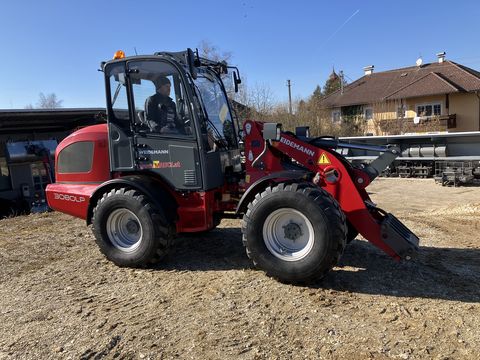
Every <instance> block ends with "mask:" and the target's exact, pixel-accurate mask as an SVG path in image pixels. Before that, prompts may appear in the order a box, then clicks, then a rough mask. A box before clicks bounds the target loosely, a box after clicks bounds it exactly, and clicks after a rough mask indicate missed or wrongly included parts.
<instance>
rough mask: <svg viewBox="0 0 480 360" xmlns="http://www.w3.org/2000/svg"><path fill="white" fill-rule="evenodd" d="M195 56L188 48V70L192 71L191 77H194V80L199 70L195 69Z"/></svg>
mask: <svg viewBox="0 0 480 360" xmlns="http://www.w3.org/2000/svg"><path fill="white" fill-rule="evenodd" d="M195 62H196V59H195V54H194V52H193V50H192V49H190V48H188V49H187V64H188V70H189V71H190V75H192V78H193V79H196V78H197V69H196V67H195Z"/></svg>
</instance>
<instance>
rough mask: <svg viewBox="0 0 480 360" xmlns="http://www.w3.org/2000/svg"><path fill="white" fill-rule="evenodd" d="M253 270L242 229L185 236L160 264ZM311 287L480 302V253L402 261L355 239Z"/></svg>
mask: <svg viewBox="0 0 480 360" xmlns="http://www.w3.org/2000/svg"><path fill="white" fill-rule="evenodd" d="M347 267H348V269H347ZM250 268H251V264H250V261H249V260H248V258H247V255H246V254H245V249H244V247H243V245H242V235H241V230H240V229H239V228H222V229H216V230H213V231H211V232H209V233H205V234H203V235H200V236H199V235H198V234H196V235H192V236H186V237H182V238H179V239H177V240H176V241H175V242H174V244H173V247H172V250H171V252H170V254H169V256H168V258H167V259H166V261H165V262H163V263H162V264H161V265H159V269H162V270H177V271H182V270H186V271H211V270H214V271H221V270H245V269H250ZM311 287H312V288H326V289H333V290H337V291H349V292H354V293H364V294H372V295H386V296H399V297H421V298H432V299H444V300H453V301H464V302H480V249H455V248H435V247H422V248H421V249H420V251H419V253H418V256H417V257H416V258H415V259H414V260H411V261H407V262H401V263H397V262H396V261H394V260H392V259H391V258H390V257H388V256H387V255H385V254H383V252H381V251H380V250H378V249H377V248H375V247H374V246H373V245H371V244H370V243H368V242H366V241H359V240H355V241H353V242H352V243H351V244H350V245H349V246H347V248H346V250H345V253H344V255H343V257H342V259H341V260H340V263H339V266H338V267H336V268H335V269H334V270H333V271H331V272H330V273H329V274H328V275H327V276H326V278H325V279H323V280H322V281H321V282H319V283H317V284H313V285H311Z"/></svg>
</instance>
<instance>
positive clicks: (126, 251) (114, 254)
mask: <svg viewBox="0 0 480 360" xmlns="http://www.w3.org/2000/svg"><path fill="white" fill-rule="evenodd" d="M92 230H93V234H94V235H95V241H96V243H97V245H98V246H99V248H100V251H101V252H102V253H103V254H104V255H105V256H106V257H107V258H108V259H109V260H111V261H112V262H113V263H115V264H116V265H118V266H128V267H145V266H149V265H151V264H153V263H156V262H158V261H160V260H161V259H162V258H163V257H164V256H165V255H166V254H167V251H168V249H169V246H170V243H171V239H172V230H171V226H170V224H168V222H167V220H166V218H165V216H164V214H163V211H162V209H158V208H156V207H155V206H154V205H153V204H152V203H151V202H150V201H149V200H148V199H147V198H146V197H145V195H143V194H142V193H140V192H139V191H137V190H133V189H126V188H117V189H112V190H110V191H109V192H107V193H105V194H103V196H102V198H101V199H100V200H99V201H98V203H97V205H96V206H95V208H94V210H93V218H92Z"/></svg>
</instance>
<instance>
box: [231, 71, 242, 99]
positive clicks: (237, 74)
mask: <svg viewBox="0 0 480 360" xmlns="http://www.w3.org/2000/svg"><path fill="white" fill-rule="evenodd" d="M241 83H242V79H240V72H239V71H238V68H234V70H233V85H234V86H235V92H236V93H237V92H238V84H241Z"/></svg>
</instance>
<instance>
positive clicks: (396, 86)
mask: <svg viewBox="0 0 480 360" xmlns="http://www.w3.org/2000/svg"><path fill="white" fill-rule="evenodd" d="M437 57H438V61H437V62H435V63H428V64H422V61H421V60H420V59H419V60H418V61H417V65H416V66H411V67H406V68H401V69H394V70H388V71H382V72H374V67H373V65H372V66H368V67H366V68H364V71H365V74H364V76H363V77H361V78H359V79H358V80H356V81H354V82H352V83H350V84H348V85H346V86H343V87H342V88H341V89H339V90H337V91H336V92H334V93H332V94H330V95H329V96H327V97H325V98H324V99H323V100H322V103H321V105H322V108H324V109H326V110H327V111H329V112H330V114H331V118H332V120H333V121H348V120H351V119H352V118H355V119H356V121H363V122H364V129H365V130H364V131H365V133H367V134H374V135H389V134H405V133H425V132H456V131H478V130H480V72H478V71H476V70H474V69H471V68H468V67H466V66H463V65H461V64H458V63H455V62H453V61H449V60H446V59H445V53H444V52H443V53H440V54H437Z"/></svg>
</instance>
